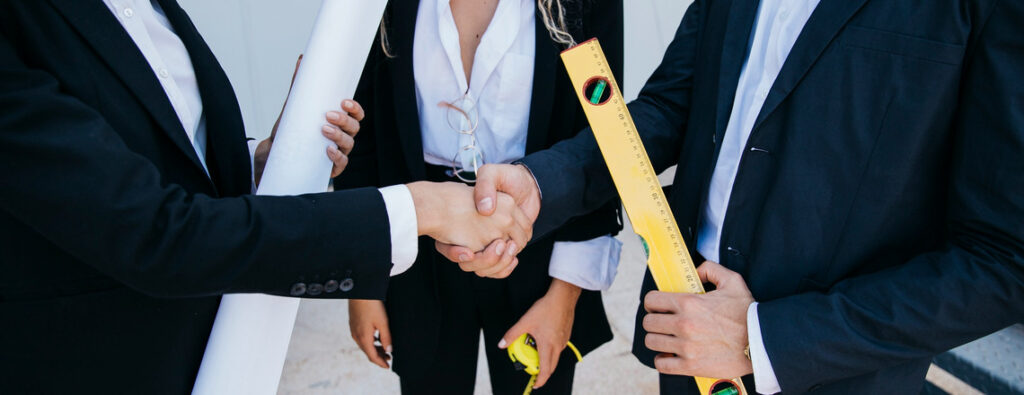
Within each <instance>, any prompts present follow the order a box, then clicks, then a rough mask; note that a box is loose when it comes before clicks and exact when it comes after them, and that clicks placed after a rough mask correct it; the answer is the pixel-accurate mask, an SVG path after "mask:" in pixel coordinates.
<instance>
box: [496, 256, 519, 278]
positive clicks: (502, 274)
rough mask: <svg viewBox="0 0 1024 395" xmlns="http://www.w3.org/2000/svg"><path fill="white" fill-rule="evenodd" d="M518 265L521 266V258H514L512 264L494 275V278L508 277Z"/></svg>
mask: <svg viewBox="0 0 1024 395" xmlns="http://www.w3.org/2000/svg"><path fill="white" fill-rule="evenodd" d="M516 266H519V258H513V259H512V264H511V265H508V267H506V268H504V269H502V270H501V272H499V273H498V274H496V275H494V276H493V278H508V276H511V275H512V272H513V271H514V270H516Z"/></svg>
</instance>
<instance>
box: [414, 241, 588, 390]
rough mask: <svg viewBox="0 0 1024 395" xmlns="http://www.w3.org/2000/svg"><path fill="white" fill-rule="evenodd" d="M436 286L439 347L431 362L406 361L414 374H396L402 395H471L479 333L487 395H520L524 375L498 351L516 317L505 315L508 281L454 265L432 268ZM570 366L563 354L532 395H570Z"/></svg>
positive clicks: (571, 359)
mask: <svg viewBox="0 0 1024 395" xmlns="http://www.w3.org/2000/svg"><path fill="white" fill-rule="evenodd" d="M441 259H444V258H441ZM438 282H439V284H438V287H437V288H438V292H439V297H440V302H441V306H443V308H442V310H443V312H442V314H441V315H442V317H441V336H440V342H441V344H440V347H438V353H437V355H435V357H434V358H433V359H431V360H429V361H412V363H409V362H406V365H405V366H406V369H408V368H409V367H410V366H411V367H413V368H414V369H416V370H417V372H416V374H409V375H408V377H403V376H401V375H400V380H401V386H402V393H403V394H405V395H419V394H467V395H468V394H472V393H473V389H474V387H475V385H476V368H477V356H478V355H479V349H478V348H479V346H480V331H481V330H482V331H483V334H484V351H485V353H486V355H487V367H488V371H489V372H490V375H491V389H492V391H493V392H494V394H495V395H500V394H510V395H511V394H515V395H520V394H522V393H523V390H524V389H525V388H526V385H527V383H528V382H529V379H530V376H529V375H528V374H527V373H526V372H523V371H518V370H516V369H515V367H514V366H513V364H512V361H511V360H510V359H509V357H508V352H507V351H505V350H502V349H500V348H498V342H499V341H500V340H501V338H502V336H504V335H505V332H506V331H507V330H508V329H509V328H511V327H512V325H514V324H515V323H516V321H518V320H519V318H520V317H518V316H515V315H514V314H511V313H510V311H511V308H510V307H509V306H508V300H509V296H508V284H509V282H508V281H506V280H496V279H489V278H480V277H477V276H476V275H475V274H473V273H466V272H463V271H462V270H460V269H459V267H458V266H457V265H454V264H452V265H439V266H438ZM575 367H576V357H575V356H574V355H573V354H572V351H569V350H568V349H566V350H565V351H564V352H563V353H562V356H561V358H559V361H558V367H557V368H556V369H555V372H554V374H553V375H552V376H551V378H550V379H549V380H548V382H547V384H545V385H544V387H542V388H540V389H538V390H536V391H534V393H535V394H538V395H543V394H569V393H571V392H572V381H573V374H574V373H575ZM420 369H422V370H420ZM423 373H426V374H423Z"/></svg>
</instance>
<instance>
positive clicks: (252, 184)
mask: <svg viewBox="0 0 1024 395" xmlns="http://www.w3.org/2000/svg"><path fill="white" fill-rule="evenodd" d="M245 143H246V145H248V146H249V189H250V190H251V192H250V193H252V194H256V147H258V146H259V145H260V142H259V141H258V140H256V139H252V140H246V142H245Z"/></svg>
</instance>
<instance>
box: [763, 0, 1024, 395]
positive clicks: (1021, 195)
mask: <svg viewBox="0 0 1024 395" xmlns="http://www.w3.org/2000/svg"><path fill="white" fill-rule="evenodd" d="M1021 20H1024V4H1022V3H1021V2H1017V1H1002V3H1001V4H999V5H997V6H996V9H995V11H994V12H993V13H992V14H991V16H990V17H989V19H988V22H987V23H985V24H984V25H982V26H981V29H978V30H977V31H980V34H979V35H978V36H977V38H976V39H975V41H974V44H973V45H972V44H970V43H969V45H968V54H967V57H966V58H965V59H968V60H967V62H966V64H965V68H964V76H963V83H962V84H961V86H962V92H961V101H960V103H959V107H958V110H957V113H956V114H955V117H954V119H955V121H954V122H955V123H954V124H953V125H952V127H953V128H954V130H953V133H954V136H955V141H954V144H953V150H952V153H951V161H950V168H949V176H950V178H949V193H948V196H946V197H945V199H946V201H947V202H948V203H947V213H946V218H947V232H948V233H947V238H946V243H945V245H944V246H943V247H942V248H941V249H939V250H936V251H932V252H928V253H925V254H922V255H919V256H916V257H914V258H912V259H910V260H909V261H907V262H906V263H904V264H902V265H899V266H896V267H893V268H890V269H888V270H884V271H881V272H876V273H873V274H868V275H863V276H859V277H855V278H851V279H848V280H844V281H842V282H840V283H838V284H836V285H834V286H833V287H832V288H831V289H830V290H829V291H828V293H806V294H799V295H795V296H791V297H786V298H783V299H778V300H774V301H767V302H763V303H760V304H758V307H757V310H758V317H759V321H760V324H761V333H762V336H763V339H764V344H765V347H766V349H767V352H768V356H769V358H770V359H771V364H772V367H773V369H774V371H775V374H776V376H777V377H778V379H779V382H780V384H781V387H782V390H783V391H785V392H786V393H803V392H806V391H807V390H808V389H809V388H812V387H814V386H815V385H819V384H828V383H830V382H834V381H837V380H839V379H842V378H846V377H853V376H857V375H860V374H864V373H867V372H871V371H876V370H879V369H885V368H886V367H888V366H894V365H897V364H901V363H905V362H908V361H911V360H914V359H922V358H928V357H930V356H933V355H935V354H938V353H941V352H943V351H945V350H948V349H950V348H952V347H955V346H958V345H960V344H963V343H966V342H968V341H971V340H973V339H976V338H979V337H981V336H984V335H986V334H988V333H991V332H994V331H996V330H998V329H1001V328H1003V327H1005V326H1008V325H1010V324H1012V323H1016V322H1021V321H1022V320H1024V302H1022V301H1024V220H1022V219H1024V161H1022V160H1021V153H1024V107H1022V106H1021V104H1022V103H1024V85H1022V84H1020V83H1019V76H1020V70H1024V39H1022V36H1021V35H1020V31H1019V27H1018V26H1019V21H1021ZM972 47H973V48H972ZM936 198H942V197H938V196H937V197H936Z"/></svg>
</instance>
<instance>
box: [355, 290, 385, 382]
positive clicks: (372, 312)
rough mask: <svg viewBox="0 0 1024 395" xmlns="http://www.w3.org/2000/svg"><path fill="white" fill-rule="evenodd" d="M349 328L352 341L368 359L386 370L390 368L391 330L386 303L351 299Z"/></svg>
mask: <svg viewBox="0 0 1024 395" xmlns="http://www.w3.org/2000/svg"><path fill="white" fill-rule="evenodd" d="M348 328H349V330H350V331H351V332H352V340H355V341H356V344H357V345H359V348H360V349H362V350H363V353H365V354H366V358H368V359H369V360H370V362H373V363H374V364H376V365H377V366H380V367H382V368H384V369H388V368H390V366H389V365H388V361H391V355H390V354H391V329H390V328H389V327H388V314H387V311H386V310H385V309H384V302H381V301H379V300H360V299H351V300H349V301H348Z"/></svg>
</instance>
